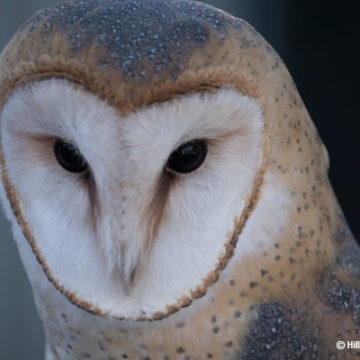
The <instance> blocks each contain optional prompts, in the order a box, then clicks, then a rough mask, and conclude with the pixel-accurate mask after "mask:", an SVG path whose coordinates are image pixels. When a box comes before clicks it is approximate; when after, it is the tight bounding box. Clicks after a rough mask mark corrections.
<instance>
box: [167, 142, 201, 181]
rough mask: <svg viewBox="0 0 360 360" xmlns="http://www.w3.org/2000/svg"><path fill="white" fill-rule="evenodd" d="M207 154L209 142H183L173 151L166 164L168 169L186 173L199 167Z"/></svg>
mask: <svg viewBox="0 0 360 360" xmlns="http://www.w3.org/2000/svg"><path fill="white" fill-rule="evenodd" d="M206 154H207V144H206V142H205V141H204V140H193V141H189V142H187V143H185V144H182V145H181V146H180V147H179V148H178V149H176V150H175V151H173V152H172V153H171V155H170V157H169V159H168V162H167V164H166V169H169V170H173V171H175V172H177V173H181V174H186V173H189V172H192V171H195V170H196V169H198V168H199V167H200V166H201V164H202V163H203V162H204V160H205V158H206Z"/></svg>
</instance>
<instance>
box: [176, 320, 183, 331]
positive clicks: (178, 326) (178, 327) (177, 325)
mask: <svg viewBox="0 0 360 360" xmlns="http://www.w3.org/2000/svg"><path fill="white" fill-rule="evenodd" d="M184 325H185V321H180V322H178V323H176V325H175V327H176V328H177V329H182V328H183V327H184Z"/></svg>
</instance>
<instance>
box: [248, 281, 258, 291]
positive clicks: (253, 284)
mask: <svg viewBox="0 0 360 360" xmlns="http://www.w3.org/2000/svg"><path fill="white" fill-rule="evenodd" d="M258 285H259V283H258V282H257V281H250V282H249V288H250V289H253V288H255V287H257V286H258Z"/></svg>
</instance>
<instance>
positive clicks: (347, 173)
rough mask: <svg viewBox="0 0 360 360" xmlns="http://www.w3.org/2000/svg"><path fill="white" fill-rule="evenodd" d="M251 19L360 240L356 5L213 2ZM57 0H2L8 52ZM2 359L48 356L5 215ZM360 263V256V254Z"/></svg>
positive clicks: (0, 18)
mask: <svg viewBox="0 0 360 360" xmlns="http://www.w3.org/2000/svg"><path fill="white" fill-rule="evenodd" d="M205 2H207V3H209V4H212V5H214V6H216V7H220V8H222V9H224V10H226V11H228V12H230V13H232V14H234V15H236V16H239V17H242V18H244V19H245V20H247V21H248V22H250V23H251V24H252V25H253V26H255V28H256V29H257V30H258V31H259V32H260V33H261V34H262V35H263V36H264V37H265V38H266V39H267V40H268V41H269V42H270V43H271V44H272V45H273V47H274V48H275V49H276V50H277V51H278V53H279V54H280V56H281V57H282V58H283V60H284V61H285V63H286V64H287V66H288V68H289V70H290V72H291V73H292V75H293V77H294V80H295V83H296V84H297V86H298V88H299V91H300V94H301V95H302V97H303V99H304V101H305V104H306V106H307V108H308V110H309V112H310V114H311V115H312V118H313V120H314V122H315V124H316V126H317V127H318V129H319V132H320V135H321V137H322V138H323V140H324V142H325V144H326V145H327V148H328V150H329V153H330V158H331V171H330V178H331V181H332V183H333V186H334V189H335V192H336V194H337V196H338V198H339V201H340V203H341V205H342V207H343V210H344V212H345V215H346V217H347V219H348V221H349V223H350V227H351V228H352V230H353V232H354V234H355V235H356V236H357V238H358V239H359V238H360V222H359V214H360V192H359V184H360V166H359V163H360V142H359V141H358V132H357V131H358V130H359V125H358V124H359V123H360V121H359V120H360V119H359V112H358V109H357V106H356V105H357V103H358V99H357V97H358V94H359V90H358V86H359V85H358V84H359V83H360V71H359V61H358V56H359V50H360V49H359V48H360V43H359V40H358V39H359V30H358V25H357V19H356V15H355V14H356V13H357V11H355V10H356V9H355V6H356V5H355V3H354V4H353V5H349V4H347V6H346V5H345V4H346V2H345V3H344V4H341V5H339V2H333V3H334V4H336V5H331V2H328V3H327V4H326V7H324V6H323V4H321V2H314V1H306V0H299V1H296V0H293V1H286V0H223V1H220V0H219V1H215V0H213V1H205ZM56 3H58V1H51V0H11V1H10V0H0V50H1V49H2V48H3V47H4V46H5V45H6V43H7V42H8V40H9V39H10V37H11V36H12V34H13V33H14V32H15V31H16V29H17V28H18V27H19V26H20V25H21V24H22V23H23V22H24V21H25V20H27V19H28V18H29V17H30V16H31V15H33V13H34V12H35V11H37V10H38V9H41V8H43V7H47V6H51V5H54V4H56ZM0 241H1V243H0V359H1V360H22V359H27V360H28V359H42V358H43V348H44V336H43V330H42V326H41V323H40V321H39V319H38V316H37V313H36V309H35V307H34V302H33V299H32V294H31V287H30V284H29V282H28V280H27V277H26V274H25V272H24V270H23V267H22V265H21V262H20V259H19V256H18V253H17V249H16V247H15V244H14V242H13V240H12V236H11V233H10V229H9V224H8V223H7V221H6V220H5V219H4V216H3V215H2V213H0ZM359 261H360V259H359Z"/></svg>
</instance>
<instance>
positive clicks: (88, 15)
mask: <svg viewBox="0 0 360 360" xmlns="http://www.w3.org/2000/svg"><path fill="white" fill-rule="evenodd" d="M0 119H1V122H0V126H1V129H0V130H1V154H0V163H1V175H2V186H1V199H2V203H3V208H4V211H5V213H6V215H7V217H8V218H9V219H10V221H11V222H12V227H13V233H14V238H15V241H16V243H17V246H18V249H19V252H20V256H21V258H22V261H23V263H24V266H25V269H26V271H27V274H28V276H29V279H30V282H31V284H32V288H33V293H34V297H35V301H36V304H37V308H38V311H39V314H40V317H41V319H42V321H43V324H44V329H45V333H46V338H47V345H46V351H45V358H46V359H47V360H51V359H108V360H110V359H139V360H150V359H152V360H158V359H159V360H169V359H182V360H185V359H187V360H190V359H193V360H195V359H224V360H227V359H229V360H255V359H315V358H316V359H331V358H334V359H340V358H349V359H350V358H354V356H355V353H356V350H352V349H347V348H345V349H340V350H338V349H337V347H336V346H337V342H339V341H344V342H345V344H346V343H347V341H352V340H358V336H359V334H358V325H359V316H360V312H359V309H360V292H359V291H360V284H359V274H360V268H359V265H358V264H359V259H360V257H359V256H360V254H359V248H358V246H357V245H356V243H355V241H354V239H353V237H352V235H351V231H350V230H349V228H348V226H347V224H346V221H345V219H344V216H343V214H342V212H341V209H340V207H339V205H338V203H337V200H336V198H335V196H334V193H333V191H332V188H331V185H330V183H329V180H328V177H327V171H328V167H329V160H328V156H327V152H326V149H325V147H324V145H323V144H322V142H321V139H320V137H319V135H318V134H317V131H316V129H315V127H314V125H313V123H312V121H311V119H310V117H309V114H308V113H307V111H306V109H305V107H304V105H303V102H302V100H301V98H300V96H299V94H298V92H297V89H296V87H295V85H294V83H293V81H292V79H291V76H290V75H289V73H288V71H287V69H286V67H285V65H284V64H283V62H282V61H281V59H280V58H279V56H278V55H277V54H276V52H275V51H274V50H273V49H272V47H271V46H270V45H269V44H268V43H267V42H266V41H265V40H264V39H263V38H262V37H261V36H260V35H259V34H258V33H257V32H256V31H255V30H254V29H253V28H252V27H251V26H250V25H249V24H247V23H246V22H245V21H243V20H240V19H237V18H234V17H232V16H231V15H229V14H226V13H225V12H223V11H221V10H217V9H215V8H213V7H210V6H207V5H204V4H202V3H199V2H194V1H190V0H176V1H175V0H168V1H161V0H140V1H138V0H122V1H115V0H90V1H79V0H74V1H69V2H66V3H63V4H61V5H58V6H56V7H53V8H49V9H46V10H43V11H40V12H39V13H37V14H36V15H35V16H34V17H33V18H32V19H30V20H29V21H28V22H27V23H25V24H24V25H23V26H22V27H21V28H20V29H19V31H18V32H17V33H16V34H15V36H14V37H13V39H12V40H11V41H10V43H9V44H8V45H7V47H6V48H5V49H4V51H3V52H2V54H1V56H0ZM338 347H339V346H338Z"/></svg>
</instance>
